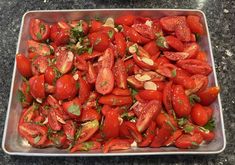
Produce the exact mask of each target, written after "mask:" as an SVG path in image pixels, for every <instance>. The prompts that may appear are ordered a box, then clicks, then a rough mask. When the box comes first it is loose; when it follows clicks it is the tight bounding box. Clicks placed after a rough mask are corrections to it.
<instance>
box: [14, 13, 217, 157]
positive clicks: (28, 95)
mask: <svg viewBox="0 0 235 165" xmlns="http://www.w3.org/2000/svg"><path fill="white" fill-rule="evenodd" d="M29 28H30V30H29V33H30V36H31V39H30V40H28V41H27V46H28V47H27V50H28V51H27V53H26V54H21V53H19V54H17V55H16V61H17V68H18V71H19V72H20V74H21V75H22V76H23V81H22V84H21V86H20V87H19V90H18V96H19V100H20V102H21V104H22V107H23V111H22V114H21V117H20V121H19V125H18V131H19V135H20V136H21V137H23V138H24V139H26V140H27V141H28V142H29V144H31V145H32V146H33V147H38V148H45V147H51V146H54V147H57V148H61V149H69V150H70V152H76V151H88V150H95V149H102V150H103V152H105V153H106V152H108V151H112V150H124V149H129V148H131V146H134V145H135V146H137V147H164V146H176V147H178V148H195V147H198V146H199V145H200V144H202V142H210V141H211V140H213V138H214V136H215V134H214V132H213V129H214V127H215V126H214V120H213V118H212V116H213V109H212V108H211V107H210V104H212V103H213V102H214V100H215V99H216V98H217V95H218V93H219V87H208V75H209V74H210V73H211V72H212V67H211V66H210V65H209V64H208V62H207V54H206V53H205V52H204V51H203V50H202V49H201V48H200V46H199V44H198V43H197V41H198V40H200V39H199V37H200V36H202V35H204V34H205V31H204V27H203V25H202V23H201V22H200V18H199V17H198V16H195V15H189V16H167V17H162V18H160V19H155V18H148V17H139V16H133V15H123V16H119V17H117V18H115V19H113V18H111V17H110V18H107V19H106V20H105V21H100V20H96V19H91V20H87V21H85V20H75V21H67V22H66V21H59V22H56V23H54V24H49V23H46V22H44V21H43V20H41V19H31V20H30V25H29Z"/></svg>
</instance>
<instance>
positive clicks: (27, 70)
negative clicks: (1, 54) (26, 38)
mask: <svg viewBox="0 0 235 165" xmlns="http://www.w3.org/2000/svg"><path fill="white" fill-rule="evenodd" d="M16 62H17V69H18V71H19V72H20V74H21V75H22V76H24V77H31V76H32V71H31V62H30V60H29V59H28V58H27V57H25V56H24V55H23V54H17V55H16Z"/></svg>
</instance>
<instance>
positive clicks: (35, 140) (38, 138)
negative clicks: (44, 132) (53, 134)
mask: <svg viewBox="0 0 235 165" xmlns="http://www.w3.org/2000/svg"><path fill="white" fill-rule="evenodd" d="M33 140H34V141H33V142H34V144H37V143H38V142H39V141H40V140H41V137H40V136H36V137H35V138H34V139H33Z"/></svg>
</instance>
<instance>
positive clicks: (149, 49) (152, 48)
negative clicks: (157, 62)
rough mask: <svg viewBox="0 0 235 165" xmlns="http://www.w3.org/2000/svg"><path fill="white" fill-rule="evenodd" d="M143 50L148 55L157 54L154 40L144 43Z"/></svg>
mask: <svg viewBox="0 0 235 165" xmlns="http://www.w3.org/2000/svg"><path fill="white" fill-rule="evenodd" d="M143 48H144V50H145V51H147V52H148V53H149V55H150V56H154V55H157V56H158V54H159V48H158V46H157V44H156V42H155V41H150V42H148V43H147V44H145V45H144V47H143Z"/></svg>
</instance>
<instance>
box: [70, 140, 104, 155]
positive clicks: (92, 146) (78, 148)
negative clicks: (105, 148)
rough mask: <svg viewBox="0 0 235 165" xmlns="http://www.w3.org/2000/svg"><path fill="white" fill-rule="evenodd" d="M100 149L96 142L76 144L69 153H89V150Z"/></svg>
mask: <svg viewBox="0 0 235 165" xmlns="http://www.w3.org/2000/svg"><path fill="white" fill-rule="evenodd" d="M100 148H101V143H100V142H97V141H88V142H83V143H77V144H75V145H74V146H73V147H72V148H71V150H70V152H71V153H73V152H76V151H90V150H97V149H100Z"/></svg>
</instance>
